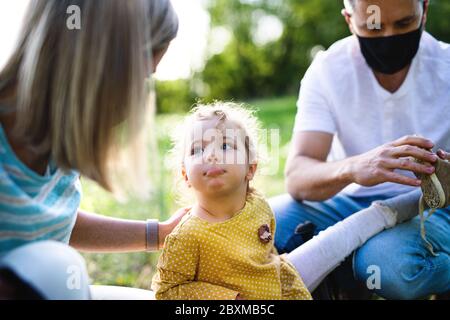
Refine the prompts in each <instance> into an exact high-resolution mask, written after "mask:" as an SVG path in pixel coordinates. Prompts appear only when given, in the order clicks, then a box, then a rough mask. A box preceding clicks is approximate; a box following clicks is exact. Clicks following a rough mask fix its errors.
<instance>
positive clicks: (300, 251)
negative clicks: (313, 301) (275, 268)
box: [287, 189, 421, 292]
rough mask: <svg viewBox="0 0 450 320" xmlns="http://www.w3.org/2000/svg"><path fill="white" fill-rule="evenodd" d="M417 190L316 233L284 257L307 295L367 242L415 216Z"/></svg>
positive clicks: (372, 207)
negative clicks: (294, 271) (298, 277)
mask: <svg viewBox="0 0 450 320" xmlns="http://www.w3.org/2000/svg"><path fill="white" fill-rule="evenodd" d="M420 195H421V190H420V189H417V190H415V191H412V192H410V193H407V194H404V195H401V196H398V197H394V198H391V199H388V200H384V201H377V202H375V203H374V204H372V205H371V206H370V207H369V208H367V209H364V210H361V211H359V212H357V213H355V214H353V215H351V216H350V217H348V218H346V219H345V220H343V221H341V222H339V223H337V224H335V225H334V226H332V227H329V228H328V229H326V230H324V231H322V232H320V233H319V234H318V235H317V236H315V237H314V238H312V239H311V240H309V241H307V242H306V243H305V244H303V245H301V246H300V247H298V248H297V249H295V250H294V251H292V252H291V253H289V254H288V255H287V259H288V260H289V261H291V262H292V264H293V265H294V266H295V268H296V269H297V271H298V273H299V274H300V276H301V277H302V280H303V282H304V283H305V285H306V287H307V288H308V290H309V291H310V292H312V291H314V290H315V289H316V288H317V286H318V285H319V284H320V283H321V282H322V280H323V279H324V278H325V277H326V276H327V275H328V274H329V273H330V272H331V271H333V270H334V269H335V268H336V267H337V266H339V265H340V264H341V263H342V261H344V259H345V258H346V257H347V256H349V255H350V254H351V253H352V252H353V251H354V250H356V249H358V248H359V247H360V246H362V245H363V244H364V243H365V242H366V241H367V240H368V239H370V238H371V237H373V236H374V235H376V234H377V233H379V232H381V231H383V230H384V229H387V228H392V227H393V226H395V224H397V223H401V222H404V221H407V220H409V219H411V218H412V217H414V216H416V215H418V213H419V199H420Z"/></svg>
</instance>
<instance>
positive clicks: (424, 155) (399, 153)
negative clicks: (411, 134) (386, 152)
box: [391, 145, 437, 163]
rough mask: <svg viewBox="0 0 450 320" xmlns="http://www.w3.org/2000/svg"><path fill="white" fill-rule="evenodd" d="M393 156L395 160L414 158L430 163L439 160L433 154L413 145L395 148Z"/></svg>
mask: <svg viewBox="0 0 450 320" xmlns="http://www.w3.org/2000/svg"><path fill="white" fill-rule="evenodd" d="M391 155H392V156H393V157H395V158H400V157H413V158H416V159H419V160H422V161H425V162H430V163H434V162H436V160H437V157H436V155H435V154H434V153H433V152H430V151H428V150H425V149H422V148H419V147H416V146H411V145H403V146H398V147H394V148H393V149H392V153H391Z"/></svg>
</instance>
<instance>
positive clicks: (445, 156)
mask: <svg viewBox="0 0 450 320" xmlns="http://www.w3.org/2000/svg"><path fill="white" fill-rule="evenodd" d="M437 155H438V156H439V158H441V159H442V160H448V161H450V153H448V152H445V151H444V150H442V149H439V150H438V152H437Z"/></svg>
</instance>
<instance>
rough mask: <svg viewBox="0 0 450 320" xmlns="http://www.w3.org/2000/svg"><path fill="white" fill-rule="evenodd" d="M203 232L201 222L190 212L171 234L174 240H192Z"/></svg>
mask: <svg viewBox="0 0 450 320" xmlns="http://www.w3.org/2000/svg"><path fill="white" fill-rule="evenodd" d="M201 230H202V226H201V224H200V222H199V221H198V220H197V219H195V218H194V216H193V215H192V212H191V211H189V212H188V213H187V214H186V215H185V216H184V217H183V218H182V219H181V221H180V222H179V223H178V225H177V226H176V227H175V228H174V229H173V231H172V232H171V233H170V236H171V237H172V238H183V239H192V238H193V237H195V235H196V234H198V233H199V232H200V231H201Z"/></svg>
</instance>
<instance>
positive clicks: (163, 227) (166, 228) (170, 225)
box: [158, 207, 191, 249]
mask: <svg viewBox="0 0 450 320" xmlns="http://www.w3.org/2000/svg"><path fill="white" fill-rule="evenodd" d="M189 210H191V207H186V208H181V209H179V210H177V211H176V212H175V213H174V214H173V215H172V216H171V217H170V218H169V219H168V220H166V221H164V222H160V223H159V226H158V229H159V235H158V237H159V248H160V249H162V248H163V247H164V240H165V239H166V236H167V235H168V234H169V233H171V232H172V230H173V229H174V228H175V227H176V226H177V224H178V223H179V222H180V220H181V219H182V218H183V217H184V216H185V214H186V213H188V212H189Z"/></svg>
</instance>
